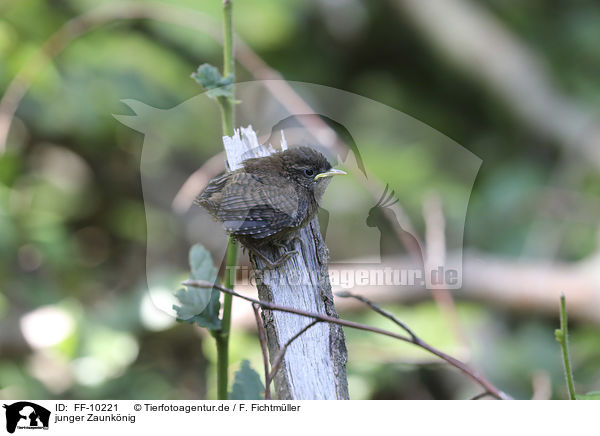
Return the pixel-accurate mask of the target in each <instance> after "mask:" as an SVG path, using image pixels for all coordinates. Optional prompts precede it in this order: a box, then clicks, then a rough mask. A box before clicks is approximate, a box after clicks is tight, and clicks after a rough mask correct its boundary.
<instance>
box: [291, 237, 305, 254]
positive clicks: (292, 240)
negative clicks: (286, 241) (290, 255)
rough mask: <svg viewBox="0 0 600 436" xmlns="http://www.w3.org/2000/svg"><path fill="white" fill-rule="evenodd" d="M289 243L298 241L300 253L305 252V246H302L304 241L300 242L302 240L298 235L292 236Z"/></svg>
mask: <svg viewBox="0 0 600 436" xmlns="http://www.w3.org/2000/svg"><path fill="white" fill-rule="evenodd" d="M290 241H291V242H295V241H298V242H299V243H300V247H301V248H302V251H306V250H305V249H306V246H305V245H304V241H303V240H302V238H301V237H300V236H298V235H296V236H294V237H293V238H292V239H290Z"/></svg>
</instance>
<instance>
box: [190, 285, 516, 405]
mask: <svg viewBox="0 0 600 436" xmlns="http://www.w3.org/2000/svg"><path fill="white" fill-rule="evenodd" d="M183 284H184V285H185V286H193V287H197V288H212V287H214V288H216V289H219V290H220V291H222V292H225V293H226V294H230V295H233V296H235V297H238V298H241V299H243V300H246V301H249V302H251V303H256V304H258V305H260V306H261V307H263V308H266V309H269V310H278V311H281V312H287V313H294V314H296V315H301V316H306V317H309V318H314V319H317V320H320V321H323V322H329V323H332V324H338V325H341V326H345V327H350V328H354V329H357V330H364V331H368V332H372V333H377V334H380V335H384V336H389V337H391V338H395V339H398V340H400V341H404V342H408V343H410V344H414V345H416V346H418V347H420V348H423V349H425V350H427V351H429V352H430V353H432V354H435V355H436V356H438V357H439V358H440V359H443V360H445V361H446V362H448V363H449V364H450V365H452V366H454V367H456V368H458V369H459V370H460V371H462V372H463V373H464V374H466V375H467V376H468V377H470V378H471V379H472V380H473V381H475V382H476V383H478V384H479V385H481V386H482V387H483V388H484V389H485V390H486V391H487V392H489V393H490V395H491V396H493V397H495V398H497V399H499V400H510V399H512V397H511V396H510V395H508V394H506V393H504V392H502V391H501V390H499V389H498V388H496V387H495V386H494V385H493V384H492V383H491V382H490V381H488V380H487V379H486V378H485V377H483V376H481V375H479V374H477V372H475V371H474V370H473V369H471V368H469V367H468V366H467V365H466V364H464V363H463V362H461V361H460V360H458V359H455V358H454V357H452V356H449V355H448V354H446V353H444V352H442V351H440V350H438V349H437V348H435V347H433V346H431V345H429V344H427V343H426V342H424V341H423V340H421V339H419V338H418V337H417V341H416V342H415V341H414V340H413V338H412V337H407V336H402V335H399V334H396V333H393V332H390V331H387V330H383V329H380V328H377V327H372V326H369V325H366V324H360V323H357V322H354V321H348V320H345V319H340V318H334V317H332V316H327V315H321V314H319V313H311V312H307V311H305V310H301V309H294V308H292V307H285V306H279V305H277V304H273V303H268V302H265V301H260V300H257V299H255V298H252V297H247V296H245V295H241V294H238V293H237V292H235V291H234V290H232V289H228V288H225V287H224V286H221V285H216V284H214V283H211V282H207V281H204V280H188V281H185V282H183Z"/></svg>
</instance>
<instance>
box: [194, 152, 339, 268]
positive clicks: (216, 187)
mask: <svg viewBox="0 0 600 436" xmlns="http://www.w3.org/2000/svg"><path fill="white" fill-rule="evenodd" d="M329 171H331V164H330V163H329V162H328V161H327V159H326V158H325V156H323V155H322V154H321V153H319V152H318V151H316V150H314V149H312V148H309V147H296V148H290V149H288V150H285V151H283V152H278V153H274V154H272V155H270V156H267V157H261V158H253V159H247V160H246V161H244V163H243V167H242V168H240V169H238V170H236V171H232V172H229V173H226V174H224V175H222V176H220V177H217V178H215V179H213V180H211V181H210V182H209V184H208V186H207V187H206V188H205V189H204V191H202V193H201V194H200V195H199V196H198V197H197V198H196V201H195V203H196V204H199V205H200V206H202V207H204V208H205V209H206V210H208V212H210V214H211V215H212V216H213V217H214V218H215V219H216V220H217V221H220V222H222V223H223V227H224V229H225V231H226V232H227V233H229V234H230V235H232V236H234V237H235V238H236V239H238V240H239V241H240V242H241V243H242V244H243V245H244V246H246V247H247V248H249V249H251V250H252V251H255V249H256V248H259V247H261V246H264V245H265V244H269V243H273V244H275V245H277V244H282V243H285V242H287V241H288V240H290V239H291V238H294V237H295V235H296V234H297V232H298V230H300V229H301V228H302V227H303V226H305V225H306V224H307V223H309V222H310V221H311V220H312V219H313V218H314V216H315V215H316V213H317V211H318V209H319V204H318V203H319V201H320V200H321V197H322V195H323V193H324V192H325V188H326V187H327V185H328V184H329V181H330V180H331V178H330V177H322V178H318V179H315V176H316V175H318V174H323V173H327V172H329ZM261 257H262V256H261Z"/></svg>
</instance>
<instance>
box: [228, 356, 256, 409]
mask: <svg viewBox="0 0 600 436" xmlns="http://www.w3.org/2000/svg"><path fill="white" fill-rule="evenodd" d="M264 392H265V387H264V386H263V383H262V381H261V379H260V376H259V375H258V373H257V372H256V371H254V370H253V369H252V367H251V366H250V362H248V361H247V360H244V361H242V366H241V368H240V369H239V370H238V371H237V372H236V373H235V379H234V381H233V389H232V390H231V392H230V393H229V399H230V400H262V399H263V397H264Z"/></svg>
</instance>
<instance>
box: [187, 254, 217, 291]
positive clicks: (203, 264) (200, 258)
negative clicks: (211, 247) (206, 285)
mask: <svg viewBox="0 0 600 436" xmlns="http://www.w3.org/2000/svg"><path fill="white" fill-rule="evenodd" d="M189 261H190V270H191V272H192V273H191V274H190V278H191V279H192V280H205V281H207V282H214V281H215V280H216V278H217V268H216V267H215V265H214V264H213V261H212V258H211V257H210V253H209V251H208V250H207V249H206V248H204V247H203V246H202V245H200V244H195V245H193V246H192V248H191V249H190V256H189ZM207 302H208V299H207Z"/></svg>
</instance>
